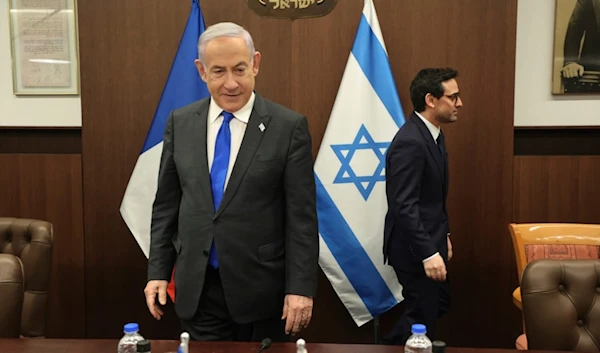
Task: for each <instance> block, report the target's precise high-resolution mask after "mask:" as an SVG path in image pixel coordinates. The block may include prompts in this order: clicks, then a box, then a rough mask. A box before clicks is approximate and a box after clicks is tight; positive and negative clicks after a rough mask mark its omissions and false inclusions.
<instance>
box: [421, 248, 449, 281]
mask: <svg viewBox="0 0 600 353" xmlns="http://www.w3.org/2000/svg"><path fill="white" fill-rule="evenodd" d="M423 267H425V273H426V274H427V277H429V278H431V279H432V280H434V281H440V282H443V281H445V280H446V264H445V263H444V259H442V257H441V256H440V255H439V254H438V255H435V257H433V258H431V259H429V260H427V261H425V263H424V264H423Z"/></svg>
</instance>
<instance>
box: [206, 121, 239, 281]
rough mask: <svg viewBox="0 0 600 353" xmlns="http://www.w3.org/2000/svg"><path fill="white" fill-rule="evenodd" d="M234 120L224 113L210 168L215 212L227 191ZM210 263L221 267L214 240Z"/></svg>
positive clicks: (214, 266) (209, 258)
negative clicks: (232, 121) (226, 181)
mask: <svg viewBox="0 0 600 353" xmlns="http://www.w3.org/2000/svg"><path fill="white" fill-rule="evenodd" d="M233 118H234V116H233V114H231V113H228V112H226V111H224V112H223V123H222V124H221V127H220V128H219V132H218V133H217V139H216V141H215V155H214V158H213V164H212V168H210V186H211V189H212V195H213V204H214V207H215V212H217V210H218V209H219V204H220V203H221V200H222V199H223V193H224V191H225V179H226V178H227V169H228V168H229V155H230V152H231V130H230V129H229V122H230V121H231V119H233ZM208 263H209V264H210V265H211V266H212V267H213V268H215V269H216V268H218V267H219V261H218V259H217V249H216V247H215V242H214V240H213V243H212V246H211V248H210V255H209V257H208Z"/></svg>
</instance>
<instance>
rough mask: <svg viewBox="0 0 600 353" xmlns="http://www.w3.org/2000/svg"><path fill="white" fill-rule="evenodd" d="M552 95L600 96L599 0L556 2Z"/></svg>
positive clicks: (559, 0)
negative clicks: (584, 94)
mask: <svg viewBox="0 0 600 353" xmlns="http://www.w3.org/2000/svg"><path fill="white" fill-rule="evenodd" d="M552 78H553V79H552V93H554V94H571V93H600V0H556V17H555V24H554V65H553V76H552Z"/></svg>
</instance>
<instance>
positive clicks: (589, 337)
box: [521, 259, 600, 352]
mask: <svg viewBox="0 0 600 353" xmlns="http://www.w3.org/2000/svg"><path fill="white" fill-rule="evenodd" d="M599 293H600V261H598V260H548V259H543V260H535V261H532V262H530V263H529V264H528V265H527V267H526V268H525V271H524V272H523V278H522V281H521V298H522V300H523V315H524V318H525V327H526V329H527V341H528V345H529V347H528V348H529V349H530V350H561V351H578V352H598V351H600V347H599V345H598V344H599V343H598V342H600V301H599V300H597V297H598V294H599Z"/></svg>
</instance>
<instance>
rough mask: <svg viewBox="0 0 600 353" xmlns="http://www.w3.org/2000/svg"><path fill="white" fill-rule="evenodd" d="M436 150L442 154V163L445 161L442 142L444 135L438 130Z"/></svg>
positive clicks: (443, 143)
mask: <svg viewBox="0 0 600 353" xmlns="http://www.w3.org/2000/svg"><path fill="white" fill-rule="evenodd" d="M436 142H437V145H438V148H439V149H440V153H441V154H442V161H445V160H446V144H445V142H444V134H442V131H441V130H440V134H439V136H438V138H437V140H436Z"/></svg>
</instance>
